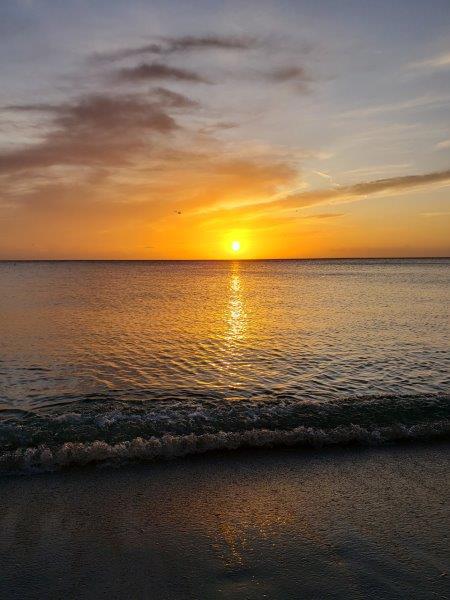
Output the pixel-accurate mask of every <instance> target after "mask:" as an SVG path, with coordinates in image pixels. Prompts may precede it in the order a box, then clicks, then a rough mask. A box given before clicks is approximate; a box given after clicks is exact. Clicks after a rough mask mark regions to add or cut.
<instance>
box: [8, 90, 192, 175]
mask: <svg viewBox="0 0 450 600" xmlns="http://www.w3.org/2000/svg"><path fill="white" fill-rule="evenodd" d="M187 105H189V101H188V99H186V98H185V97H184V96H182V95H180V94H175V93H173V92H170V91H169V90H164V89H163V88H161V89H158V90H156V91H155V93H154V95H153V96H150V97H149V98H146V97H144V96H137V95H134V96H127V95H122V96H114V97H113V96H107V95H91V96H86V97H82V98H80V99H78V100H77V101H75V102H68V103H63V104H60V105H51V104H34V105H33V104H28V105H22V106H20V105H19V106H15V107H14V106H10V107H8V108H9V110H11V109H13V110H21V111H30V112H35V111H39V112H46V113H49V114H50V116H51V123H50V125H51V127H50V129H49V130H48V131H47V133H46V135H45V137H44V139H43V140H42V141H41V142H39V143H36V144H33V145H30V146H27V147H24V148H21V149H18V150H6V151H3V152H1V153H0V173H8V172H12V171H17V170H26V169H33V168H38V167H49V166H55V165H86V166H99V165H103V164H105V165H111V164H120V163H126V162H127V161H128V159H129V158H131V157H132V155H133V152H135V151H137V150H139V149H142V148H143V147H144V146H146V145H147V144H148V135H149V134H154V135H158V134H169V133H170V132H172V131H173V130H175V129H177V128H178V125H177V123H176V122H175V120H174V118H173V117H172V116H171V115H170V114H169V112H168V110H169V108H170V107H185V106H187Z"/></svg>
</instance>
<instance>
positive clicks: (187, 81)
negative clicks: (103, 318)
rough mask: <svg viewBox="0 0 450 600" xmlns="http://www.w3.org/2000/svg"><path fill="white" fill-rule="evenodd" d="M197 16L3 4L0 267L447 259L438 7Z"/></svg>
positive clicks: (447, 169) (160, 8)
mask: <svg viewBox="0 0 450 600" xmlns="http://www.w3.org/2000/svg"><path fill="white" fill-rule="evenodd" d="M382 3H383V2H381V4H382ZM175 4H176V3H175ZM213 5H214V3H212V4H211V5H210V8H211V12H210V13H208V12H205V13H201V14H200V13H199V14H198V15H197V17H196V25H195V27H193V25H192V23H191V22H189V20H186V19H183V17H182V16H181V15H178V14H175V13H173V12H170V10H169V9H170V6H172V4H171V3H170V2H169V3H161V4H160V3H158V2H155V4H154V6H152V7H150V6H148V7H146V8H143V9H142V11H143V12H142V14H140V18H137V16H136V13H134V12H133V11H131V10H125V8H124V6H123V5H122V4H120V3H115V2H112V3H110V4H108V6H106V5H103V4H102V3H101V2H100V3H99V5H98V6H96V7H95V8H92V9H91V11H88V10H86V11H85V12H78V8H77V6H78V5H77V4H76V3H74V4H72V3H71V2H68V3H67V4H65V5H64V7H62V8H61V9H60V10H59V12H58V11H57V12H58V14H57V15H56V14H55V13H54V9H52V10H53V12H52V11H50V5H49V7H48V12H46V9H45V7H46V6H47V4H46V3H45V2H44V3H43V5H42V7H41V9H40V10H39V11H38V10H37V9H36V7H35V6H34V5H33V3H29V4H28V3H23V4H22V5H21V6H20V7H19V6H16V7H15V8H14V9H13V8H12V7H10V8H8V9H6V8H4V9H2V10H4V11H6V15H3V16H4V19H3V20H4V22H5V23H6V32H7V35H6V36H4V37H3V39H2V40H0V50H1V49H2V47H3V52H0V57H3V58H0V67H3V74H4V76H3V77H2V82H3V85H2V91H1V92H0V259H2V258H3V259H28V258H30V259H47V258H50V259H52V258H61V259H70V258H74V259H76V258H123V259H128V258H129V259H132V258H136V259H146V258H148V259H159V258H167V259H174V258H177V259H178V258H180V259H192V258H200V259H203V258H208V259H209V258H211V259H216V258H218V259H221V258H229V257H233V258H235V257H236V256H239V257H242V258H283V257H286V258H295V257H340V256H342V257H360V256H369V257H371V256H448V255H449V254H450V242H449V239H450V236H449V231H450V202H449V199H450V192H449V189H450V188H449V186H450V161H449V160H448V155H449V149H450V140H449V138H450V132H449V130H448V128H447V129H445V127H444V126H443V124H444V123H446V122H447V123H448V122H450V114H449V108H450V86H449V84H448V81H449V79H448V69H449V68H450V61H448V60H447V59H446V57H447V56H448V54H447V53H446V52H447V46H448V37H446V36H445V35H444V33H445V31H444V30H445V28H444V29H442V31H441V29H440V27H441V21H442V19H441V20H439V18H438V17H439V14H438V12H437V13H436V14H435V15H434V17H433V18H432V17H431V16H430V17H429V18H430V19H432V20H430V22H428V24H426V23H425V21H422V22H421V24H420V27H419V22H417V23H416V22H408V31H416V29H417V31H416V35H415V36H412V35H409V36H406V37H405V38H401V36H400V37H399V36H393V35H391V34H390V33H389V30H388V29H386V27H385V24H386V23H385V18H386V16H385V14H384V13H383V11H382V10H381V8H380V7H379V6H378V4H377V6H376V7H375V5H374V6H373V7H372V8H371V10H372V11H373V12H372V13H371V14H370V15H369V17H370V18H369V17H368V15H367V14H366V13H364V11H358V10H357V9H355V10H353V11H352V12H351V14H350V13H346V12H345V10H344V11H343V13H342V14H341V13H339V14H338V13H336V14H330V13H329V11H324V10H321V9H320V3H318V5H317V7H316V8H313V9H312V8H311V7H309V8H308V5H307V4H304V5H303V3H301V2H300V3H296V4H295V6H294V5H292V4H291V3H289V2H288V1H287V0H286V2H284V1H280V2H278V3H276V5H274V6H273V7H272V9H271V11H269V13H270V14H269V13H268V14H267V16H265V15H264V14H263V13H261V15H260V18H259V19H256V21H255V22H253V21H252V20H251V19H249V8H248V7H247V8H244V7H243V5H242V4H240V5H236V6H235V8H234V9H233V10H234V12H233V11H231V10H230V12H229V13H228V12H227V10H226V9H223V11H222V9H220V10H221V11H222V12H221V13H220V19H219V20H217V19H216V18H215V17H217V15H218V12H217V11H219V8H218V5H217V7H216V8H215V9H214V10H213V8H214V7H213ZM268 6H269V5H268ZM293 6H294V8H295V10H294V8H293ZM106 10H107V11H108V19H109V21H108V23H109V26H108V28H107V27H105V26H103V25H102V18H104V17H105V14H106V13H105V11H106ZM215 10H216V12H214V11H215ZM397 10H398V11H399V13H398V14H397V13H396V11H397ZM8 11H9V12H8ZM311 11H312V12H311ZM314 11H316V12H314ZM390 11H391V14H390V19H391V20H393V22H397V21H396V19H400V18H402V19H404V18H405V15H404V14H403V12H402V11H401V6H400V5H399V6H397V8H393V7H391V8H390ZM194 12H195V11H194ZM369 12H370V11H369ZM400 13H401V15H400ZM406 14H407V15H409V12H408V11H407V12H406ZM74 15H76V17H77V18H74ZM383 15H384V16H383ZM0 17H1V14H0ZM56 17H57V18H58V29H57V30H56V28H54V29H53V28H52V27H51V22H52V19H56ZM408 18H409V17H408ZM21 19H22V20H21ZM424 19H425V16H424ZM433 19H434V20H433ZM350 20H353V21H354V23H353V26H352V27H350V25H349V23H350ZM353 21H352V22H353ZM241 22H246V23H248V26H247V27H246V28H245V30H244V29H242V27H241V26H240V25H239V23H241ZM18 23H19V24H20V23H22V25H21V27H18V25H17V24H18ZM217 23H220V26H219V27H217ZM399 23H400V21H398V24H399ZM32 25H33V26H32ZM83 27H84V29H83ZM415 28H416V29H415ZM24 32H28V33H27V35H25V33H24ZM330 32H332V33H333V35H330ZM446 40H447V41H446ZM363 42H364V43H363ZM2 45H3V46H2ZM385 51H386V52H389V57H390V59H389V61H386V60H385V56H384V54H383V52H385ZM6 57H8V58H7V60H6ZM233 241H239V242H240V250H239V252H237V253H233V252H232V250H231V244H232V242H233Z"/></svg>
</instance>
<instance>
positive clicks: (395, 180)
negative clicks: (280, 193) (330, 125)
mask: <svg viewBox="0 0 450 600" xmlns="http://www.w3.org/2000/svg"><path fill="white" fill-rule="evenodd" d="M435 184H445V185H447V184H450V169H448V170H445V171H437V172H433V173H425V174H423V175H405V176H402V177H390V178H387V179H377V180H375V181H367V182H362V183H356V184H354V185H349V186H342V187H339V188H337V189H336V188H334V189H328V190H317V191H311V192H302V193H299V194H291V195H288V196H286V197H284V198H282V199H278V200H275V201H274V204H276V205H277V206H280V207H281V206H283V207H284V208H298V207H302V206H311V205H314V204H322V203H327V202H330V203H334V202H338V201H340V202H346V201H354V200H358V199H362V198H365V197H366V196H370V195H373V194H379V193H384V194H389V195H391V194H402V193H403V192H405V191H407V190H412V189H414V188H420V187H426V186H429V185H435Z"/></svg>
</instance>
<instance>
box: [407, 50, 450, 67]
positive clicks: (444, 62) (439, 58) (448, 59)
mask: <svg viewBox="0 0 450 600" xmlns="http://www.w3.org/2000/svg"><path fill="white" fill-rule="evenodd" d="M409 67H410V68H413V69H430V70H433V71H434V70H438V69H450V52H444V53H442V54H437V55H436V56H433V57H431V58H428V59H426V60H421V61H417V62H413V63H411V64H410V65H409Z"/></svg>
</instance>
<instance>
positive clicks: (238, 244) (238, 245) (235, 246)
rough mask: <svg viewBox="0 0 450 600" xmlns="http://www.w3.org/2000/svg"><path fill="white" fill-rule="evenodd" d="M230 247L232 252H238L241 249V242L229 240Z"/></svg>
mask: <svg viewBox="0 0 450 600" xmlns="http://www.w3.org/2000/svg"><path fill="white" fill-rule="evenodd" d="M231 249H232V250H233V252H239V250H240V249H241V242H238V241H237V240H235V241H234V242H231Z"/></svg>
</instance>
